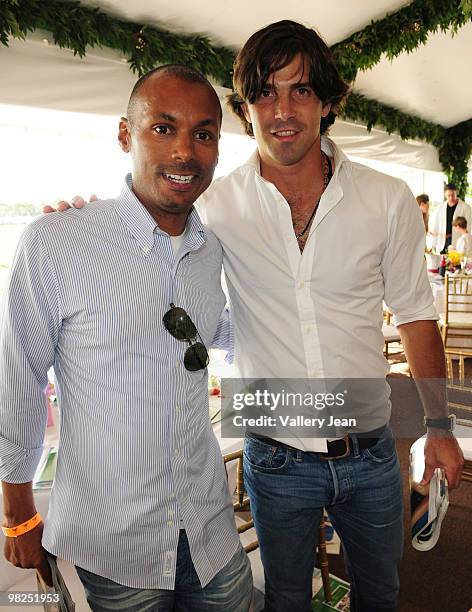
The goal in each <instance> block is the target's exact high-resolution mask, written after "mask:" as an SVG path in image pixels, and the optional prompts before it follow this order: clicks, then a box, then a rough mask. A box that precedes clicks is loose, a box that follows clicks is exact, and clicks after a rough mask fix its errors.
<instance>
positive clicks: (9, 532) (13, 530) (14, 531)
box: [2, 512, 43, 538]
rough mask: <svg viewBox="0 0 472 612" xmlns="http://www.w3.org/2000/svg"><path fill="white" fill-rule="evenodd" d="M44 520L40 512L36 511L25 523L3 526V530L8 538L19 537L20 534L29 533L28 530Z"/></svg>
mask: <svg viewBox="0 0 472 612" xmlns="http://www.w3.org/2000/svg"><path fill="white" fill-rule="evenodd" d="M42 520H43V519H42V518H41V515H40V514H39V512H36V514H35V515H34V516H32V517H31V518H30V519H28V520H27V521H25V522H24V523H21V525H17V526H16V527H2V531H3V533H4V534H5V535H6V536H7V538H17V537H18V536H20V535H23V534H24V533H28V531H31V530H32V529H34V528H35V527H36V526H37V525H39V523H40V522H41V521H42Z"/></svg>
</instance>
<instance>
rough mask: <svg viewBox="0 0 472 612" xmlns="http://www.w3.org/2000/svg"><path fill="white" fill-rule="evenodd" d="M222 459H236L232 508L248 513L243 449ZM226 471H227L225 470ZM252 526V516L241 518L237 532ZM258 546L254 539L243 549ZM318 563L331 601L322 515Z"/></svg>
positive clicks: (326, 595)
mask: <svg viewBox="0 0 472 612" xmlns="http://www.w3.org/2000/svg"><path fill="white" fill-rule="evenodd" d="M223 461H224V463H225V466H226V465H227V464H228V463H229V462H230V461H237V467H236V493H235V497H236V499H235V501H234V503H233V508H234V511H235V512H248V513H250V501H249V497H247V496H246V491H245V489H244V471H243V450H242V449H240V450H237V451H234V452H233V453H228V454H227V455H223ZM226 473H228V472H226ZM253 527H254V521H253V519H252V518H249V519H247V520H243V522H242V523H240V524H239V525H238V526H237V529H238V533H239V534H241V533H244V532H246V531H248V530H249V529H252V528H253ZM257 548H259V543H258V541H257V539H256V540H254V541H253V542H250V543H249V544H247V545H246V546H244V550H245V551H246V553H250V552H252V551H253V550H256V549H257ZM318 564H319V567H320V571H321V578H322V581H323V591H324V596H325V602H326V603H329V602H330V601H331V585H330V579H329V564H328V554H327V552H326V532H325V519H324V516H322V518H321V521H320V525H319V530H318Z"/></svg>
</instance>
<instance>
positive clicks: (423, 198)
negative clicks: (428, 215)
mask: <svg viewBox="0 0 472 612" xmlns="http://www.w3.org/2000/svg"><path fill="white" fill-rule="evenodd" d="M416 201H417V202H418V204H429V195H428V194H427V193H420V195H417V196H416Z"/></svg>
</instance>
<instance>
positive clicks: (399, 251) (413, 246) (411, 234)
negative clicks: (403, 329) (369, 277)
mask: <svg viewBox="0 0 472 612" xmlns="http://www.w3.org/2000/svg"><path fill="white" fill-rule="evenodd" d="M424 251H425V233H424V224H423V221H422V218H421V212H420V209H419V207H418V204H417V203H416V200H415V198H414V196H413V194H412V193H411V191H410V189H409V188H408V186H407V185H406V184H405V183H403V187H402V189H401V190H400V191H399V194H398V198H396V199H395V200H393V201H392V203H391V206H389V211H388V239H387V245H386V248H385V251H384V255H383V258H382V274H383V278H384V285H385V303H386V304H387V306H388V308H389V310H390V311H391V312H392V313H393V322H394V324H395V325H397V326H398V325H402V324H404V323H411V322H412V321H424V320H438V318H439V317H438V314H437V312H436V308H435V306H434V300H433V294H432V291H431V286H430V284H429V280H428V274H427V271H426V263H425V257H424Z"/></svg>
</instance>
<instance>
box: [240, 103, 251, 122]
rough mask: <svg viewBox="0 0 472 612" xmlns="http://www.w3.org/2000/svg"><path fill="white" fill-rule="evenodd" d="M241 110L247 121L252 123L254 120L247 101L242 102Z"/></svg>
mask: <svg viewBox="0 0 472 612" xmlns="http://www.w3.org/2000/svg"><path fill="white" fill-rule="evenodd" d="M241 112H242V113H243V115H244V118H245V119H246V121H247V122H248V123H252V121H251V115H250V114H249V109H248V107H247V104H246V102H243V103H242V104H241Z"/></svg>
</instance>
